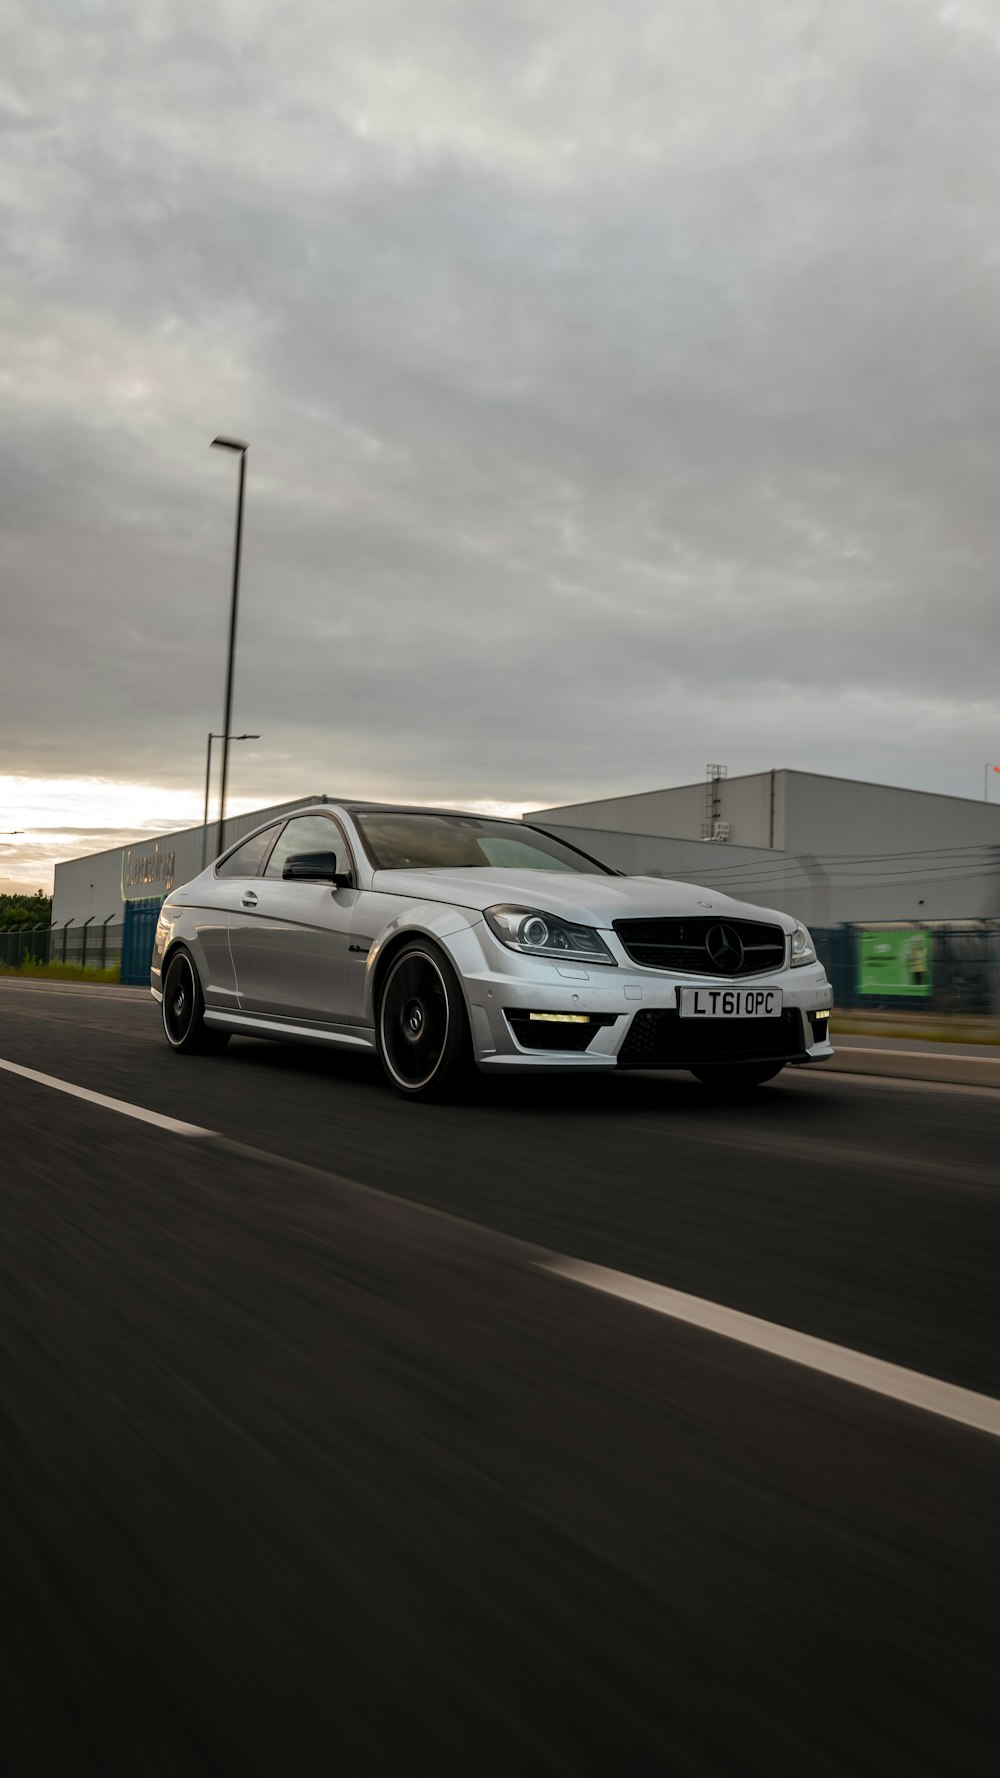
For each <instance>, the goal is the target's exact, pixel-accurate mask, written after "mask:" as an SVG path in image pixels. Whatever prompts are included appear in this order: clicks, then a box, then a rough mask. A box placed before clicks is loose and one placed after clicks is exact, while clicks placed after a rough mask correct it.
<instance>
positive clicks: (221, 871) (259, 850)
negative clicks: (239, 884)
mask: <svg viewBox="0 0 1000 1778" xmlns="http://www.w3.org/2000/svg"><path fill="white" fill-rule="evenodd" d="M274 835H275V829H274V828H273V827H265V829H264V831H263V833H255V834H254V835H253V837H252V838H251V839H249V840H244V841H243V844H242V846H237V848H236V850H235V852H230V854H229V857H228V858H226V859H224V860H223V862H222V863H221V864H220V865H219V868H218V870H217V871H216V873H215V874H216V876H217V877H255V876H256V875H257V872H258V871H259V869H260V866H261V860H262V859H264V858H266V857H267V851H268V847H269V846H270V845H271V844H272V843H273V841H274Z"/></svg>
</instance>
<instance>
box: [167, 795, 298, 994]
mask: <svg viewBox="0 0 1000 1778" xmlns="http://www.w3.org/2000/svg"><path fill="white" fill-rule="evenodd" d="M279 831H280V823H277V822H275V823H272V825H271V826H270V827H266V828H264V830H263V832H261V833H255V834H251V836H250V838H249V839H248V840H244V841H243V844H242V845H241V846H237V847H236V848H235V850H234V851H232V852H230V853H229V854H228V856H227V857H226V858H224V859H223V860H222V863H221V864H218V865H216V867H215V871H214V873H213V876H212V878H211V879H209V881H208V885H207V887H205V886H203V887H202V889H201V890H200V891H196V892H194V894H193V895H192V896H191V898H190V899H189V898H188V896H187V894H185V905H187V906H189V907H190V910H191V917H192V919H193V921H194V925H195V930H196V937H197V944H196V950H197V953H198V965H199V968H198V973H199V975H200V977H201V986H202V992H203V993H204V996H205V1005H206V1006H210V1007H213V1008H221V1009H222V1010H224V1011H229V1012H232V1011H233V1009H234V1008H235V1006H236V1005H237V1004H238V996H237V992H236V971H235V969H234V967H233V956H232V951H231V949H230V944H229V920H230V915H231V913H232V909H233V907H234V906H235V905H236V904H237V903H238V902H239V900H240V897H241V895H244V894H245V893H246V891H247V890H248V889H249V887H250V886H251V884H252V883H253V881H254V878H255V877H256V875H257V872H258V871H259V869H260V867H261V865H262V864H263V862H264V859H265V858H266V857H267V855H268V853H269V852H270V850H271V847H272V846H273V845H274V842H275V839H276V837H277V835H278V832H279Z"/></svg>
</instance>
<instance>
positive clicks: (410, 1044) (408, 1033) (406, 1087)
mask: <svg viewBox="0 0 1000 1778" xmlns="http://www.w3.org/2000/svg"><path fill="white" fill-rule="evenodd" d="M376 1026H377V1037H378V1053H379V1059H380V1061H381V1063H382V1066H383V1068H384V1069H385V1072H386V1074H387V1075H388V1078H389V1080H390V1081H391V1083H392V1085H393V1086H394V1087H395V1088H396V1089H397V1091H398V1092H400V1093H404V1094H405V1095H406V1097H407V1098H409V1099H431V1098H441V1097H443V1096H444V1095H445V1094H446V1093H453V1092H454V1091H455V1090H456V1088H457V1087H458V1086H459V1085H460V1083H462V1082H463V1081H464V1079H465V1078H466V1076H467V1075H468V1073H469V1072H470V1061H471V1057H470V1044H469V1026H468V1018H467V1015H466V1011H465V1002H464V1000H463V998H462V990H461V988H460V987H459V984H458V978H457V976H456V975H455V971H454V970H453V969H452V967H451V964H450V963H449V962H448V960H447V958H446V957H444V956H443V955H442V953H441V952H440V951H439V950H438V949H437V946H436V945H432V944H430V943H429V942H428V941H426V940H415V941H413V942H411V943H410V944H408V945H406V946H405V948H404V949H403V950H401V951H399V952H398V953H397V955H396V956H395V957H393V958H392V960H391V962H390V963H389V967H388V969H387V971H386V975H385V980H384V981H383V983H382V988H381V992H380V994H379V1002H378V1013H377V1019H376Z"/></svg>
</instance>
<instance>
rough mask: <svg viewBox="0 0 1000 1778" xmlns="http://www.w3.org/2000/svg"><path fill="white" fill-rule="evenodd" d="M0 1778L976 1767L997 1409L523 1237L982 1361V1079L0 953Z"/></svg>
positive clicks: (852, 1344)
mask: <svg viewBox="0 0 1000 1778" xmlns="http://www.w3.org/2000/svg"><path fill="white" fill-rule="evenodd" d="M0 1060H2V1061H7V1062H14V1063H17V1064H20V1065H22V1066H24V1067H26V1068H29V1069H33V1070H38V1071H42V1072H44V1073H46V1074H48V1075H50V1076H53V1077H56V1078H58V1079H60V1080H62V1081H64V1082H69V1083H73V1084H76V1085H77V1086H79V1087H82V1088H85V1089H90V1090H93V1091H96V1092H99V1093H103V1094H105V1095H109V1096H111V1097H113V1098H117V1099H119V1100H122V1101H125V1102H127V1103H129V1104H130V1105H132V1106H135V1107H139V1108H145V1109H148V1110H150V1111H152V1112H154V1113H162V1114H165V1115H167V1116H169V1117H172V1118H175V1119H181V1120H184V1121H185V1122H187V1123H188V1124H191V1125H194V1126H198V1127H199V1128H200V1129H202V1130H203V1131H206V1132H209V1133H208V1134H203V1135H199V1136H194V1137H191V1136H184V1135H179V1134H176V1133H174V1132H172V1131H170V1130H168V1129H164V1128H161V1127H159V1126H157V1125H150V1124H148V1123H143V1122H138V1121H136V1120H135V1119H133V1118H130V1117H126V1116H123V1115H121V1114H119V1113H118V1112H116V1111H113V1110H109V1109H106V1108H103V1107H101V1106H98V1105H95V1104H93V1103H91V1102H89V1101H87V1100H81V1099H79V1098H73V1097H69V1096H67V1095H66V1094H64V1093H62V1092H59V1091H55V1090H53V1089H51V1088H49V1087H46V1086H43V1085H41V1084H39V1083H38V1082H36V1081H34V1080H31V1079H27V1078H24V1077H23V1076H19V1075H12V1074H10V1073H9V1072H6V1071H0V1132H2V1150H0V1154H2V1161H0V1166H2V1184H0V1226H2V1239H0V1612H2V1613H3V1615H4V1617H5V1618H6V1620H7V1621H6V1623H5V1625H4V1629H5V1636H4V1642H5V1648H6V1654H5V1658H4V1660H3V1661H2V1662H0V1700H2V1709H0V1725H2V1728H0V1762H3V1763H2V1769H3V1770H4V1771H5V1772H10V1773H12V1774H18V1775H20V1774H35V1773H43V1774H48V1773H59V1774H75V1773H118V1772H121V1773H126V1772H127V1773H130V1774H139V1775H144V1774H146V1773H150V1774H159V1773H163V1774H175V1773H176V1774H184V1775H187V1774H189V1773H190V1774H202V1773H204V1774H206V1775H207V1774H213V1775H216V1774H225V1775H226V1778H228V1775H229V1774H232V1775H233V1778H237V1775H242V1774H257V1773H260V1774H264V1773H267V1774H273V1773H278V1772H280V1773H282V1774H284V1773H286V1772H287V1773H313V1772H316V1773H327V1772H329V1773H340V1772H345V1773H347V1772H349V1773H351V1774H352V1775H353V1774H355V1773H365V1774H367V1773H377V1774H381V1773H383V1772H393V1773H395V1772H397V1771H401V1770H406V1771H407V1772H408V1771H410V1770H411V1769H413V1768H416V1769H419V1770H427V1771H429V1772H433V1773H435V1774H437V1773H440V1774H446V1773H452V1772H455V1773H470V1774H476V1775H478V1774H494V1773H495V1774H522V1773H533V1772H544V1773H553V1774H555V1773H565V1774H576V1773H580V1774H592V1773H593V1774H600V1775H602V1778H603V1775H604V1774H607V1775H608V1778H611V1775H615V1778H640V1775H641V1778H652V1775H654V1774H656V1775H658V1778H675V1775H678V1778H680V1775H687V1774H692V1775H693V1774H697V1775H699V1778H705V1775H708V1774H712V1775H713V1778H714V1775H716V1774H718V1775H719V1778H722V1775H726V1778H736V1775H737V1774H738V1775H740V1778H773V1775H774V1774H780V1773H786V1772H787V1773H790V1774H791V1773H794V1774H796V1778H806V1775H808V1778H814V1775H815V1778H826V1775H827V1774H830V1775H832V1774H839V1775H854V1774H865V1773H869V1772H870V1773H876V1772H877V1773H879V1774H880V1778H884V1774H885V1773H886V1772H890V1773H894V1774H895V1773H905V1774H907V1775H909V1774H928V1775H930V1774H933V1775H934V1778H937V1775H938V1774H943V1773H947V1774H952V1773H959V1774H963V1775H964V1774H966V1773H970V1774H978V1773H979V1772H986V1771H992V1770H993V1769H995V1763H996V1746H997V1742H996V1735H997V1731H998V1729H1000V1706H998V1702H997V1684H996V1672H997V1654H998V1648H997V1628H996V1626H997V1622H998V1620H1000V1611H998V1608H1000V1584H998V1583H1000V1548H998V1540H997V1535H996V1517H997V1501H998V1498H1000V1438H996V1437H991V1436H989V1435H988V1434H987V1433H984V1432H982V1431H976V1430H972V1429H971V1428H970V1427H969V1426H967V1425H963V1424H960V1423H957V1422H955V1421H952V1420H948V1419H944V1418H942V1417H940V1416H939V1415H938V1414H933V1413H927V1412H923V1411H920V1410H919V1409H916V1408H914V1407H912V1406H907V1405H905V1404H904V1403H903V1402H901V1401H899V1400H893V1399H890V1398H889V1397H887V1396H885V1395H878V1394H873V1393H871V1392H869V1391H868V1390H867V1389H861V1388H858V1387H855V1386H854V1385H853V1384H850V1383H847V1382H844V1381H841V1380H839V1379H838V1378H837V1377H834V1376H828V1375H822V1374H819V1373H818V1372H817V1371H815V1370H812V1369H807V1368H804V1366H803V1365H801V1364H798V1363H790V1362H788V1361H786V1360H785V1359H781V1358H776V1357H773V1356H769V1355H767V1354H766V1353H764V1352H762V1351H758V1350H754V1349H753V1348H752V1347H750V1346H747V1345H740V1344H736V1343H734V1341H733V1340H731V1339H728V1338H722V1337H720V1336H719V1335H717V1334H713V1333H707V1332H705V1331H702V1330H701V1329H699V1328H696V1327H693V1326H690V1325H687V1324H685V1323H684V1322H682V1321H679V1320H676V1319H672V1318H668V1317H665V1316H663V1315H660V1314H657V1313H654V1312H652V1311H651V1310H650V1309H648V1308H644V1307H640V1306H637V1305H636V1304H635V1303H633V1302H629V1301H620V1300H615V1299H613V1298H611V1297H608V1296H605V1295H603V1294H599V1293H598V1292H595V1291H593V1290H591V1289H588V1288H586V1287H585V1286H584V1285H582V1284H580V1283H577V1282H573V1281H570V1280H569V1279H567V1278H565V1277H559V1276H554V1275H553V1274H552V1272H551V1271H548V1270H546V1269H545V1267H546V1265H547V1264H548V1263H550V1260H551V1256H552V1255H562V1256H569V1257H570V1258H572V1259H575V1260H581V1261H589V1262H594V1263H595V1264H597V1265H601V1266H607V1267H614V1268H616V1269H617V1270H618V1271H620V1272H624V1273H627V1274H630V1275H632V1276H633V1277H636V1278H638V1279H644V1280H653V1281H655V1282H657V1283H659V1284H662V1285H665V1286H669V1287H672V1288H673V1289H675V1290H679V1291H684V1292H688V1293H691V1294H692V1295H694V1296H697V1297H699V1298H702V1299H705V1300H706V1301H707V1302H709V1303H711V1304H718V1305H723V1306H725V1307H728V1308H731V1309H736V1310H740V1311H743V1312H744V1313H745V1314H746V1315H749V1316H753V1317H759V1318H763V1319H765V1320H767V1321H769V1322H774V1323H779V1324H781V1326H782V1327H784V1328H787V1329H792V1330H798V1332H800V1333H801V1334H804V1335H813V1336H819V1338H821V1339H823V1340H825V1341H830V1342H834V1343H836V1345H837V1346H838V1347H841V1348H848V1349H850V1351H851V1352H857V1353H864V1354H870V1355H872V1356H873V1357H875V1358H877V1359H881V1360H886V1361H888V1362H889V1363H890V1364H892V1365H896V1366H902V1367H906V1368H907V1370H909V1371H914V1372H918V1373H921V1374H923V1375H925V1376H929V1377H932V1378H937V1379H942V1380H943V1381H944V1382H945V1383H948V1384H954V1385H958V1386H960V1387H961V1388H964V1389H966V1390H973V1391H977V1392H979V1393H980V1394H982V1395H985V1396H988V1397H991V1398H994V1399H995V1398H1000V1339H998V1325H1000V1322H998V1314H997V1306H996V1302H997V1292H996V1276H997V1257H998V1252H1000V1167H998V1164H997V1147H998V1135H1000V1096H998V1095H997V1094H996V1093H995V1092H990V1091H988V1090H985V1089H977V1088H975V1087H971V1088H966V1087H963V1086H954V1085H951V1086H949V1085H937V1086H935V1085H927V1084H917V1083H912V1082H909V1081H886V1080H881V1079H879V1078H877V1077H872V1076H869V1077H867V1078H855V1077H854V1076H852V1075H850V1074H846V1073H834V1072H832V1071H831V1072H829V1073H820V1072H818V1071H813V1072H810V1073H804V1072H803V1073H786V1074H784V1075H782V1076H781V1077H780V1079H779V1080H778V1081H777V1082H775V1083H774V1084H773V1085H772V1086H771V1087H768V1088H765V1089H763V1090H762V1091H761V1092H760V1093H759V1094H758V1095H757V1096H756V1097H755V1099H754V1100H753V1101H752V1102H750V1103H746V1104H743V1105H740V1106H731V1107H719V1106H715V1105H713V1104H712V1103H711V1102H710V1101H708V1100H707V1099H706V1097H705V1096H704V1094H703V1093H702V1091H701V1089H700V1088H699V1087H697V1085H696V1084H695V1083H694V1082H688V1081H687V1080H686V1078H685V1077H682V1076H677V1077H665V1078H664V1079H662V1080H657V1079H654V1078H652V1077H639V1076H624V1077H622V1078H620V1079H618V1078H615V1079H612V1080H608V1081H599V1082H594V1081H592V1080H588V1081H587V1082H586V1083H576V1082H572V1081H570V1082H565V1081H548V1082H535V1083H527V1084H521V1083H515V1084H514V1085H511V1083H509V1082H503V1083H496V1084H494V1083H492V1082H491V1083H484V1085H483V1088H482V1090H481V1092H480V1093H479V1094H478V1096H477V1098H476V1099H475V1101H474V1102H473V1103H472V1104H470V1105H467V1106H463V1107H461V1108H448V1107H441V1108H438V1107H430V1106H428V1107H422V1106H410V1105H406V1104H403V1103H402V1102H400V1101H397V1100H396V1099H395V1098H393V1097H392V1096H391V1095H390V1094H389V1093H388V1092H387V1091H386V1090H385V1089H384V1088H383V1087H382V1085H381V1084H380V1082H379V1081H378V1079H377V1077H376V1075H375V1074H374V1073H373V1072H372V1071H371V1069H370V1068H369V1066H368V1065H367V1064H364V1063H361V1062H358V1061H357V1060H355V1059H349V1060H348V1059H342V1058H338V1057H335V1056H331V1055H326V1054H324V1053H322V1052H320V1051H307V1050H291V1049H282V1048H278V1047H273V1046H270V1045H265V1044H254V1043H253V1042H251V1041H248V1040H236V1041H234V1042H233V1043H232V1044H231V1045H230V1048H229V1050H228V1051H227V1053H226V1054H225V1055H224V1056H222V1057H220V1058H212V1059H206V1060H198V1059H189V1058H181V1057H176V1056H173V1055H172V1054H170V1053H169V1052H168V1051H167V1050H166V1048H165V1046H164V1044H163V1042H162V1040H161V1038H160V1036H159V1031H158V1024H157V1012H156V1009H155V1007H154V1006H153V1005H152V1003H151V1002H150V1001H149V1000H148V999H147V998H146V997H145V996H143V995H136V994H134V993H130V992H128V991H125V990H115V989H107V990H89V989H83V990H79V991H75V992H74V991H72V990H70V989H62V988H56V987H53V986H51V985H49V984H39V985H37V986H36V985H34V984H26V983H22V982H6V981H0Z"/></svg>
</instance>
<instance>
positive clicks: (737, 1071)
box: [691, 1062, 785, 1096]
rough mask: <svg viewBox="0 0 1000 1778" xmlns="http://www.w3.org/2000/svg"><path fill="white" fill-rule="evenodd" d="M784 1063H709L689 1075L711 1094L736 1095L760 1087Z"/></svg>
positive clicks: (776, 1072) (772, 1077) (779, 1069)
mask: <svg viewBox="0 0 1000 1778" xmlns="http://www.w3.org/2000/svg"><path fill="white" fill-rule="evenodd" d="M784 1066H785V1064H784V1062H718V1063H716V1062H710V1063H709V1064H708V1065H707V1066H706V1067H705V1068H692V1070H691V1073H692V1074H693V1075H694V1077H695V1079H696V1080H700V1081H701V1084H702V1086H703V1087H707V1088H708V1089H709V1091H710V1092H712V1093H720V1094H729V1095H734V1096H735V1095H737V1094H739V1093H745V1092H750V1091H752V1089H753V1088H754V1087H762V1086H763V1085H764V1083H765V1082H766V1081H769V1080H773V1079H774V1077H775V1075H776V1074H780V1073H781V1070H782V1069H783V1068H784Z"/></svg>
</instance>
